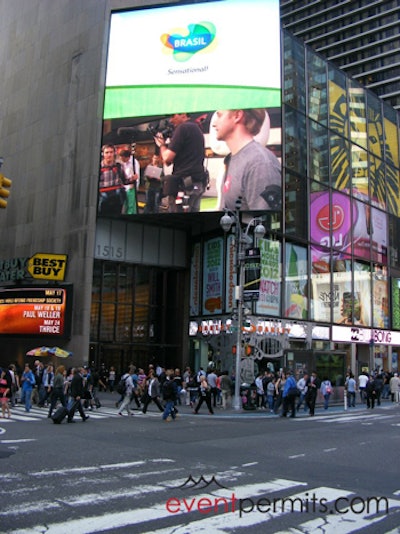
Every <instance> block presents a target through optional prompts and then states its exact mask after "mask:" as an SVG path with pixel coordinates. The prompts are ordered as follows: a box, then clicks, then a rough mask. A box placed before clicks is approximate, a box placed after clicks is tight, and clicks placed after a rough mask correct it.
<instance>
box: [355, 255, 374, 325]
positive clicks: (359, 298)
mask: <svg viewBox="0 0 400 534" xmlns="http://www.w3.org/2000/svg"><path fill="white" fill-rule="evenodd" d="M353 274H354V307H353V309H354V324H360V325H363V326H371V324H372V320H371V318H372V315H371V267H370V265H369V264H367V263H361V262H358V261H355V262H354V273H353Z"/></svg>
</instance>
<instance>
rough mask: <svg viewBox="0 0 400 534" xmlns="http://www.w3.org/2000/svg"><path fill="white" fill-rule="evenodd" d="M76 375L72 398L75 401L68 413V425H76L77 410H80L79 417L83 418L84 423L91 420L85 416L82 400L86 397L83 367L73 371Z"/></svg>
mask: <svg viewBox="0 0 400 534" xmlns="http://www.w3.org/2000/svg"><path fill="white" fill-rule="evenodd" d="M73 373H74V375H73V377H72V380H71V390H70V391H71V398H72V400H73V404H72V406H71V408H70V410H69V412H68V420H67V422H68V423H75V421H74V420H73V419H74V415H75V412H76V410H78V412H79V415H80V416H81V418H82V421H83V422H85V421H87V420H88V419H89V416H88V415H86V414H85V412H84V411H83V408H82V403H81V400H82V399H83V397H84V391H85V389H84V383H83V369H82V367H78V368H76V369H74V371H73Z"/></svg>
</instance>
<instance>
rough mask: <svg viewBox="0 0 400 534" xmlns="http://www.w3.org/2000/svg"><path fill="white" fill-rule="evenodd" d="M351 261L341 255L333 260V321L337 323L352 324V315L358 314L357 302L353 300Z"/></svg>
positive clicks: (348, 257)
mask: <svg viewBox="0 0 400 534" xmlns="http://www.w3.org/2000/svg"><path fill="white" fill-rule="evenodd" d="M352 272H353V269H352V262H351V259H350V256H345V255H343V256H342V257H341V258H340V259H336V260H335V261H334V262H333V294H334V296H335V298H334V299H332V307H333V321H334V322H335V323H339V324H352V323H353V315H357V316H358V308H357V302H353V293H352Z"/></svg>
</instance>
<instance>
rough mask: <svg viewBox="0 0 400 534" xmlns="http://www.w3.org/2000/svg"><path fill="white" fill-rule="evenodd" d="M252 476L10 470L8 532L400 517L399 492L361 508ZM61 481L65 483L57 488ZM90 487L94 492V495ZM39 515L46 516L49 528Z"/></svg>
mask: <svg viewBox="0 0 400 534" xmlns="http://www.w3.org/2000/svg"><path fill="white" fill-rule="evenodd" d="M201 477H203V478H201ZM245 477H246V470H243V471H241V469H240V467H231V468H230V469H228V470H224V471H221V472H217V473H214V474H210V473H201V472H195V473H191V476H190V477H188V474H187V473H186V471H185V470H184V469H183V468H182V467H181V466H180V465H179V463H177V462H176V461H175V460H172V459H170V458H155V459H153V460H144V461H132V462H125V463H118V464H104V465H93V466H85V467H76V468H71V469H56V470H50V469H49V470H42V471H31V472H28V473H23V474H22V473H21V474H15V473H12V472H11V473H7V472H4V471H3V472H2V473H1V474H0V482H1V484H0V498H1V497H2V498H1V501H2V502H3V505H2V509H1V511H0V524H1V525H2V531H3V529H4V528H5V529H6V530H5V531H6V532H8V533H9V534H30V533H32V532H46V534H65V532H66V523H65V517H68V525H67V526H68V531H70V532H74V534H89V533H97V532H102V531H106V530H107V531H108V530H111V529H124V530H123V531H125V532H130V533H140V534H150V533H152V534H171V532H174V534H188V533H190V534H200V533H207V532H212V533H213V534H226V533H228V534H229V533H230V532H231V533H234V532H239V531H240V532H241V529H248V528H249V527H251V528H252V529H253V531H255V532H261V529H262V532H275V533H279V534H284V533H287V532H292V533H295V532H303V533H304V532H306V533H308V534H313V533H320V532H325V533H326V534H330V533H338V532H340V533H341V534H347V533H351V532H356V531H357V532H362V530H363V529H364V528H365V529H366V530H367V529H371V528H374V525H378V524H379V529H377V530H376V531H377V532H378V531H379V532H384V531H385V532H386V531H389V528H388V529H384V527H382V524H381V523H382V522H384V521H385V519H387V518H388V517H389V515H390V514H393V513H399V512H400V496H399V495H398V492H395V493H394V494H392V495H391V496H390V497H388V498H385V500H384V501H382V502H380V503H376V502H373V503H372V502H371V506H369V507H367V506H365V510H360V508H361V505H363V503H362V502H361V501H360V497H359V496H355V494H354V492H353V491H351V490H348V489H338V488H333V487H327V486H320V487H310V486H309V485H308V484H307V483H306V482H304V481H301V480H289V479H280V478H275V479H272V480H269V481H262V480H260V481H254V480H252V481H251V483H248V480H245ZM60 478H61V479H62V484H61V485H60V484H59V485H58V486H56V481H59V480H60ZM27 480H29V481H30V484H27ZM142 480H143V482H141V481H142ZM203 483H205V485H202V484H203ZM30 486H32V487H34V488H35V491H34V492H32V491H31V487H30ZM221 486H223V487H221ZM54 487H57V488H58V491H57V497H56V498H54V497H52V494H51V492H52V491H53V492H54ZM88 487H93V491H90V492H88V491H87V488H88ZM52 488H53V489H52ZM113 488H114V489H113ZM45 495H48V498H46V497H44V496H45ZM353 498H357V499H358V500H357V506H356V508H355V509H353V508H351V507H350V503H351V502H352V499H353ZM364 504H365V503H364ZM105 506H107V507H109V506H112V508H107V509H106V508H105ZM38 510H45V511H46V519H45V520H43V519H42V521H43V523H41V522H40V517H41V516H40V514H37V513H36V512H37V511H38ZM72 512H73V513H72ZM268 522H270V524H271V529H269V525H268ZM286 525H288V527H287V528H286ZM391 528H393V527H391ZM254 529H256V530H254ZM121 531H122V530H121ZM369 531H371V530H369ZM243 532H244V530H243ZM393 532H395V531H393ZM396 532H397V531H396Z"/></svg>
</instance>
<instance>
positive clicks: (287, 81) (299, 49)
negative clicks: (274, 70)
mask: <svg viewBox="0 0 400 534" xmlns="http://www.w3.org/2000/svg"><path fill="white" fill-rule="evenodd" d="M305 86H306V82H305V59H304V45H303V43H301V42H299V41H297V40H296V39H294V38H293V37H292V36H291V35H288V34H286V33H284V57H283V95H282V100H283V102H284V103H286V104H290V105H291V106H292V107H294V108H296V109H298V110H299V111H301V112H302V113H303V114H305V111H306V101H305V93H306V91H305Z"/></svg>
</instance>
